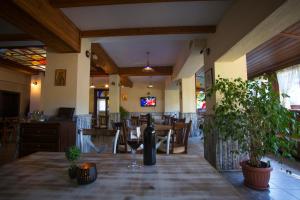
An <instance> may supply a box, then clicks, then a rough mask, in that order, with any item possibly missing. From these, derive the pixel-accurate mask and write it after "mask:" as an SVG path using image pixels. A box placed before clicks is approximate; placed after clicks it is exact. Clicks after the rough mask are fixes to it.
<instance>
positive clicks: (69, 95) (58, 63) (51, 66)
mask: <svg viewBox="0 0 300 200" xmlns="http://www.w3.org/2000/svg"><path fill="white" fill-rule="evenodd" d="M90 49H91V41H90V40H89V39H86V38H85V39H81V51H80V53H56V52H52V51H51V50H48V51H47V62H48V63H47V68H46V72H45V81H44V84H43V87H42V100H43V105H42V108H43V110H44V113H45V114H46V115H48V116H53V115H56V114H57V109H58V108H59V107H72V108H75V117H74V121H76V125H77V128H90V127H91V115H89V80H90V58H89V57H87V56H86V53H85V52H86V51H89V50H90ZM60 69H62V70H65V72H66V76H65V77H62V78H61V80H62V79H63V81H61V83H63V84H60V85H58V84H55V78H56V77H57V73H56V72H57V70H60ZM77 135H78V134H77ZM78 141H79V140H78V139H77V144H78Z"/></svg>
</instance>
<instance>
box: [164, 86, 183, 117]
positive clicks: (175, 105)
mask: <svg viewBox="0 0 300 200" xmlns="http://www.w3.org/2000/svg"><path fill="white" fill-rule="evenodd" d="M179 111H180V104H179V89H166V90H165V112H179Z"/></svg>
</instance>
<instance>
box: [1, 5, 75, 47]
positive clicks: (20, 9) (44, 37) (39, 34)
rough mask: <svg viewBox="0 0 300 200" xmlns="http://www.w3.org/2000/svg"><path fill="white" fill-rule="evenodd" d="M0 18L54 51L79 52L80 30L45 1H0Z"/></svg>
mask: <svg viewBox="0 0 300 200" xmlns="http://www.w3.org/2000/svg"><path fill="white" fill-rule="evenodd" d="M0 17H2V18H3V19H4V20H6V21H8V22H9V23H11V24H13V25H15V26H16V27H18V28H19V29H21V30H23V31H24V32H25V33H27V34H29V35H32V36H33V37H34V38H36V39H37V40H39V41H42V42H43V43H45V44H46V45H47V46H49V47H51V48H52V49H54V50H55V51H58V52H80V31H79V29H78V28H77V27H76V26H75V25H74V24H73V23H72V22H71V21H70V20H69V19H68V18H67V17H66V16H65V15H64V14H63V13H62V11H61V10H60V9H58V8H54V7H52V6H51V5H50V4H49V2H48V1H45V0H34V1H27V0H14V1H9V0H3V1H0Z"/></svg>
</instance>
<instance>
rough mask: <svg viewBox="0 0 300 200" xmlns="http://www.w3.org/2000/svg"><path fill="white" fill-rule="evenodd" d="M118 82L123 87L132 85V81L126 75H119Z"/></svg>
mask: <svg viewBox="0 0 300 200" xmlns="http://www.w3.org/2000/svg"><path fill="white" fill-rule="evenodd" d="M120 83H121V85H122V86H124V87H130V88H131V87H132V86H133V83H132V81H131V80H130V79H129V78H128V76H120Z"/></svg>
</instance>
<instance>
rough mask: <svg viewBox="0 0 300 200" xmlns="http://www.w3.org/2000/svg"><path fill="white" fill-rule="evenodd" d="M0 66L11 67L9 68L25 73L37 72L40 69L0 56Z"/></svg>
mask: <svg viewBox="0 0 300 200" xmlns="http://www.w3.org/2000/svg"><path fill="white" fill-rule="evenodd" d="M0 67H2V68H6V69H11V70H14V71H18V72H22V73H25V74H38V73H39V72H41V70H38V69H33V68H31V67H26V66H24V65H21V64H19V63H17V62H14V61H11V60H7V59H3V58H0Z"/></svg>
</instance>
